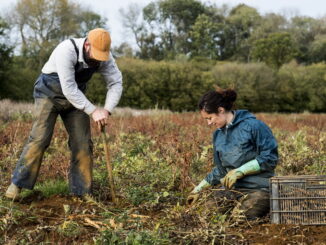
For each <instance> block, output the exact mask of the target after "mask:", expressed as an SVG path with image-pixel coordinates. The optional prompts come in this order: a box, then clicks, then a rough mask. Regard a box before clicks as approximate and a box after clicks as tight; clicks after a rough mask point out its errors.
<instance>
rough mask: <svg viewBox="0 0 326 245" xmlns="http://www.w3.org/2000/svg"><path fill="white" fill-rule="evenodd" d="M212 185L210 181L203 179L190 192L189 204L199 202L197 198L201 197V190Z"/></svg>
mask: <svg viewBox="0 0 326 245" xmlns="http://www.w3.org/2000/svg"><path fill="white" fill-rule="evenodd" d="M208 186H210V183H208V182H207V181H206V180H205V179H203V180H202V181H201V182H200V183H199V184H198V185H197V186H196V187H195V188H194V189H193V190H192V191H191V192H190V194H189V196H188V197H187V204H188V205H192V204H194V203H195V202H197V200H198V199H199V194H198V193H199V192H200V191H201V190H202V189H204V188H206V187H208Z"/></svg>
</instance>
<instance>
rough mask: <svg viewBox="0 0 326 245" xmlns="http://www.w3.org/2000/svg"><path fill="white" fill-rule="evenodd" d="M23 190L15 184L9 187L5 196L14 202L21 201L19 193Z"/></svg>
mask: <svg viewBox="0 0 326 245" xmlns="http://www.w3.org/2000/svg"><path fill="white" fill-rule="evenodd" d="M20 190H21V188H20V187H18V186H17V185H15V184H14V183H11V184H10V186H9V187H8V189H7V191H6V194H5V196H6V197H7V198H9V199H12V200H14V201H16V200H18V199H19V193H20Z"/></svg>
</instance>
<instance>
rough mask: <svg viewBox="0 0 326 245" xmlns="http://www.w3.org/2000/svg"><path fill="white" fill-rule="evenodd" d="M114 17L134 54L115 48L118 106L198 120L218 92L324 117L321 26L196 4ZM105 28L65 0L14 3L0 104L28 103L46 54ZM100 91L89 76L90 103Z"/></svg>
mask: <svg viewBox="0 0 326 245" xmlns="http://www.w3.org/2000/svg"><path fill="white" fill-rule="evenodd" d="M120 13H121V21H122V22H123V25H124V28H125V30H126V31H129V32H130V33H131V34H132V36H133V38H134V41H135V43H136V45H137V48H134V47H133V46H132V45H131V42H130V43H128V42H124V43H122V44H121V45H120V46H115V47H112V52H113V54H114V55H115V56H116V58H117V62H118V65H119V67H120V69H121V71H122V73H123V76H124V88H125V89H124V93H123V97H122V100H121V103H120V105H121V106H131V107H136V108H142V109H145V108H153V107H159V108H165V109H171V110H175V111H183V110H195V109H196V104H197V100H198V99H199V97H200V95H201V94H202V93H204V92H205V91H207V90H209V89H213V87H214V85H219V86H221V87H227V86H233V87H234V88H235V89H236V90H237V91H238V93H239V101H238V107H239V108H248V109H251V110H253V111H284V112H299V111H305V110H307V111H312V112H325V111H326V102H325V98H326V86H325V84H326V81H325V79H326V74H325V71H326V70H325V68H326V67H325V64H324V62H325V59H326V17H322V18H312V17H307V16H285V15H281V14H276V13H267V14H264V15H262V14H260V13H259V12H258V11H257V9H255V8H253V7H250V6H247V5H245V4H240V5H237V6H235V7H232V8H231V7H229V6H227V5H222V6H217V5H215V4H211V3H203V2H201V1H198V0H156V1H152V2H151V3H150V4H148V5H146V6H145V7H143V8H141V7H140V6H139V5H137V4H131V5H129V6H128V7H127V8H125V9H121V10H120ZM108 19H109V20H110V18H108ZM108 19H107V18H106V17H103V16H100V15H99V14H97V13H95V12H93V11H92V10H90V9H88V8H86V7H85V6H82V5H81V4H78V3H76V2H74V1H72V0H18V1H17V3H16V4H15V6H12V7H11V8H10V9H8V11H7V15H4V16H0V87H1V91H0V99H3V98H10V99H13V100H31V99H32V89H33V83H34V81H35V79H36V77H37V75H38V74H39V72H40V69H41V68H42V66H43V64H44V63H45V61H46V60H47V59H48V57H49V55H50V54H51V51H52V50H53V48H54V47H55V46H56V45H57V44H58V43H59V42H60V41H63V40H65V39H67V38H70V37H83V36H85V35H86V33H87V31H88V30H90V29H92V28H95V27H104V28H108V26H107V25H106V23H108ZM109 23H110V22H109ZM13 36H14V37H15V41H10V40H13V38H12V37H13ZM104 91H105V87H104V83H103V81H102V80H101V78H100V77H98V76H95V77H94V79H93V81H92V82H91V83H90V85H89V89H88V96H90V97H91V98H92V100H93V101H95V102H96V103H103V102H104V95H105V94H104Z"/></svg>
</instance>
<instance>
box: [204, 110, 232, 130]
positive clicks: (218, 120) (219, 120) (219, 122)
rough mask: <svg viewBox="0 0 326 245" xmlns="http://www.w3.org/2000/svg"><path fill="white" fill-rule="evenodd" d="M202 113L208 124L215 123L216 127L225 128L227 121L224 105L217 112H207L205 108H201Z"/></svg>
mask: <svg viewBox="0 0 326 245" xmlns="http://www.w3.org/2000/svg"><path fill="white" fill-rule="evenodd" d="M200 114H201V116H202V118H204V119H205V120H206V121H207V124H208V125H214V126H215V127H216V128H223V127H224V126H225V125H226V123H227V116H226V113H225V109H224V108H222V107H219V108H218V112H217V113H207V112H206V111H205V110H201V111H200Z"/></svg>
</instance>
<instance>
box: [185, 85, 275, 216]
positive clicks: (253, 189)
mask: <svg viewBox="0 0 326 245" xmlns="http://www.w3.org/2000/svg"><path fill="white" fill-rule="evenodd" d="M236 98H237V94H236V92H235V91H234V90H232V89H227V90H222V89H220V88H218V89H217V90H216V91H209V92H207V93H206V94H204V95H203V97H202V98H201V99H200V101H199V109H200V114H201V116H202V117H203V118H204V119H205V120H207V123H208V125H213V126H215V127H216V128H217V130H216V131H215V132H214V134H213V151H214V163H215V167H214V168H213V170H212V171H211V172H210V173H209V174H208V175H207V176H206V178H205V179H203V180H202V181H201V182H200V183H199V185H197V186H196V187H195V188H194V190H193V191H192V192H191V193H190V195H189V197H188V199H187V202H188V204H192V203H193V202H194V201H196V200H197V199H198V196H199V195H198V193H199V192H200V191H201V190H202V189H204V188H205V187H208V186H211V185H217V184H219V183H221V184H222V185H223V186H224V187H225V189H227V190H229V189H231V188H235V189H236V190H237V191H239V192H241V193H243V195H241V196H242V198H241V199H240V203H241V206H240V210H242V211H243V212H244V214H245V215H246V216H247V218H250V219H251V218H256V217H260V216H263V215H265V214H266V213H267V212H268V211H269V192H268V188H269V178H270V177H272V176H273V175H274V169H275V167H276V164H277V161H278V153H277V142H276V140H275V138H274V136H273V134H272V132H271V130H270V128H269V127H268V126H267V125H266V124H265V123H263V122H262V121H259V120H257V119H256V117H255V116H254V115H253V114H251V113H250V112H248V111H247V110H231V109H232V107H233V104H234V102H235V100H236ZM239 198H240V196H239Z"/></svg>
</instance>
